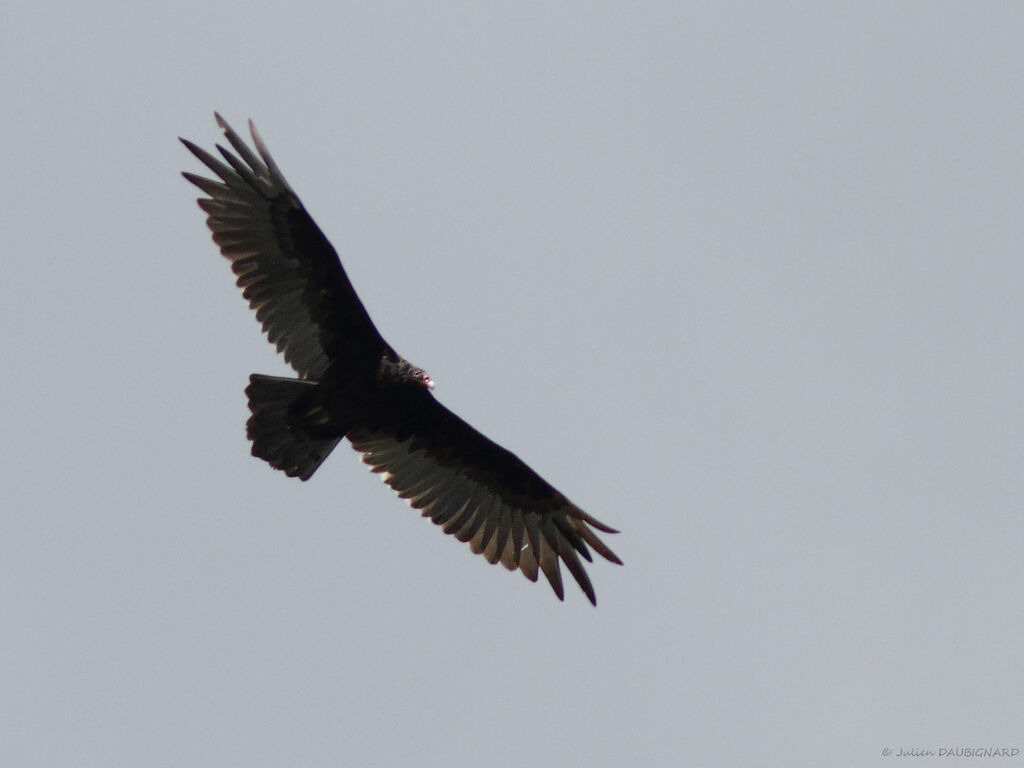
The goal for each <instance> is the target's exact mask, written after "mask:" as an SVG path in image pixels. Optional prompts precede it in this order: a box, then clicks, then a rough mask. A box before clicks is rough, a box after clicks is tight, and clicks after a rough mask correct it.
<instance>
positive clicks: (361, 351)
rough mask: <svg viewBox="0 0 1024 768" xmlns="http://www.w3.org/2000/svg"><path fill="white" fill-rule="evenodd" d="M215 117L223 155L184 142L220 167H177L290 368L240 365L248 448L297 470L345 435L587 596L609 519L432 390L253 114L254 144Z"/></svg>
mask: <svg viewBox="0 0 1024 768" xmlns="http://www.w3.org/2000/svg"><path fill="white" fill-rule="evenodd" d="M217 122H218V123H219V125H220V127H221V128H222V129H223V130H224V134H225V136H226V137H227V140H228V142H229V143H230V144H231V147H232V148H233V149H234V153H232V152H231V151H229V150H227V149H225V148H223V147H221V146H219V145H218V147H217V149H218V150H219V151H220V154H221V156H222V157H223V158H224V161H226V164H225V162H222V161H221V160H219V159H217V158H216V157H214V156H213V155H211V154H209V153H208V152H205V151H204V150H202V149H200V148H199V147H197V146H196V145H195V144H192V143H191V142H189V141H186V140H184V139H182V141H183V143H184V144H185V146H186V147H188V149H189V150H190V151H191V152H192V153H193V154H194V155H195V156H196V157H198V158H199V160H201V161H202V162H203V163H204V164H205V165H206V166H207V167H208V168H209V169H210V170H211V171H213V172H214V173H215V174H216V175H217V176H218V177H219V180H218V181H214V180H211V179H206V178H203V177H201V176H196V175H194V174H191V173H185V174H184V176H185V178H186V179H188V180H189V181H190V182H192V183H193V184H195V185H196V186H197V187H199V188H200V189H201V190H202V191H203V192H204V193H206V195H207V197H204V198H200V199H199V206H200V207H201V208H202V209H203V210H204V211H205V212H206V213H207V217H208V218H207V224H208V226H209V227H210V230H211V231H212V232H213V239H214V242H216V244H217V245H218V246H219V247H220V250H221V253H223V254H224V256H225V257H227V258H228V259H229V260H230V262H231V266H232V269H233V270H234V272H235V275H237V277H238V285H239V287H240V288H242V293H243V296H244V297H245V298H246V299H248V301H249V305H250V307H252V309H253V310H255V312H256V318H257V319H258V320H259V321H260V323H261V324H262V326H263V330H264V332H265V333H266V334H267V338H268V339H269V340H270V342H271V343H273V344H275V345H276V346H277V349H278V351H279V352H281V353H283V355H284V358H285V360H286V361H287V362H288V363H289V364H290V365H291V366H292V368H294V369H295V371H296V373H297V374H298V378H297V379H289V378H280V377H275V376H263V375H260V374H253V375H252V376H251V377H250V383H249V386H248V388H247V389H246V395H247V396H248V398H249V409H250V410H251V412H252V416H251V417H250V418H249V421H248V424H247V431H248V435H249V439H250V440H251V441H252V453H253V455H254V456H258V457H259V458H261V459H264V460H265V461H267V462H268V463H269V464H270V465H271V466H273V467H275V468H276V469H280V470H282V471H284V472H285V473H286V474H287V475H289V476H291V477H299V478H301V479H302V480H308V479H309V478H310V477H311V476H312V475H313V473H314V472H315V471H316V470H317V468H318V467H319V466H320V464H321V463H322V462H323V461H324V459H325V458H327V455H328V454H329V453H330V452H331V451H332V450H333V449H334V447H335V446H336V445H337V444H338V443H339V442H340V441H341V439H342V438H348V440H349V441H350V442H351V444H352V446H353V447H354V448H355V449H356V450H357V451H359V452H360V453H361V454H362V457H363V461H365V462H366V463H367V464H369V465H370V467H371V468H372V470H373V471H374V472H378V473H382V474H383V477H384V481H385V482H386V483H387V484H388V485H390V486H391V487H392V488H393V489H394V490H395V491H396V492H397V493H398V495H399V496H400V497H402V498H403V499H406V500H407V501H408V502H409V503H410V504H411V505H412V506H413V507H414V508H416V509H419V510H421V512H422V514H423V516H424V517H429V518H430V519H431V520H433V521H434V523H436V524H437V525H439V526H441V527H442V529H443V530H444V532H445V533H448V534H452V535H454V536H455V537H456V538H458V539H459V540H460V541H464V542H468V543H469V545H470V548H471V549H472V550H473V552H475V553H477V554H482V555H483V556H484V557H485V558H487V560H488V561H489V562H490V563H492V564H493V563H497V562H501V563H502V564H503V565H504V566H505V567H506V568H508V569H509V570H515V569H517V568H518V569H519V570H521V571H522V572H523V574H524V575H525V576H526V577H527V578H528V579H530V580H531V581H536V580H537V574H538V569H539V570H540V571H542V572H543V573H544V575H545V576H546V577H547V580H548V582H549V583H550V584H551V587H552V589H554V591H555V594H557V595H558V597H559V599H562V597H563V590H562V579H561V574H560V571H559V561H561V562H564V563H565V565H566V567H567V568H568V569H569V571H570V572H571V573H572V575H573V577H574V578H575V579H576V581H577V583H578V584H579V585H580V587H581V588H582V589H583V591H584V592H585V593H586V595H587V597H588V598H589V599H590V601H591V602H592V603H595V604H596V598H595V596H594V589H593V587H592V586H591V583H590V579H589V578H588V576H587V573H586V571H585V570H584V569H583V565H582V563H581V562H580V559H579V558H580V557H583V558H584V559H585V560H588V561H590V560H591V556H590V551H589V548H593V549H594V550H595V551H597V552H598V553H599V554H600V555H601V556H602V557H604V558H605V559H607V560H610V561H611V562H614V563H620V562H621V561H620V560H619V559H618V557H616V556H615V554H614V553H613V552H612V551H611V550H610V549H608V547H607V546H606V545H605V544H604V543H603V542H602V541H601V540H600V539H599V538H598V537H597V535H596V534H595V533H594V531H593V530H592V527H593V528H597V529H598V530H600V531H604V532H606V533H615V531H614V530H613V529H611V528H609V527H607V526H606V525H603V524H602V523H600V522H598V521H597V520H595V519H594V518H593V517H591V516H590V515H588V514H587V513H586V512H584V511H583V510H581V509H579V508H578V507H577V506H575V505H574V504H573V503H572V502H570V501H569V500H568V499H567V498H566V497H565V496H563V495H562V494H561V493H559V492H558V491H557V490H556V489H555V488H553V487H552V486H551V485H550V484H548V483H547V482H546V481H545V480H544V479H543V478H541V477H540V476H539V475H538V474H537V473H536V472H534V471H533V470H532V469H530V468H529V467H528V466H527V465H526V464H525V463H523V462H522V461H521V460H520V459H519V458H518V457H516V456H515V454H513V453H511V452H510V451H508V450H506V449H505V448H502V447H501V446H500V445H498V444H497V443H495V442H493V441H491V440H489V439H488V438H486V437H484V436H483V435H482V434H480V433H479V432H477V431H476V430H475V429H473V427H471V426H470V425H469V424H467V423H466V422H464V421H463V420H462V419H460V418H459V417H458V416H456V415H455V414H454V413H452V412H451V411H449V410H448V409H447V408H445V407H444V406H443V405H441V404H440V403H439V402H438V401H437V400H436V399H434V396H433V395H432V394H431V392H430V389H431V388H432V387H433V381H431V379H430V377H429V376H428V375H427V374H426V372H425V371H423V370H422V369H421V368H417V367H416V366H414V365H412V364H411V363H409V362H408V361H406V360H405V359H403V358H402V357H401V356H400V355H398V353H396V352H395V350H394V349H392V348H391V346H390V345H389V344H388V343H387V342H386V341H384V339H383V338H382V337H381V335H380V333H379V332H378V331H377V329H376V327H375V326H374V324H373V322H372V321H371V320H370V317H369V315H368V314H367V312H366V309H365V308H364V307H363V304H362V302H361V301H360V300H359V297H358V296H357V295H356V292H355V290H354V289H353V288H352V284H351V283H350V282H349V280H348V277H347V276H346V275H345V270H344V269H343V268H342V266H341V261H340V260H339V258H338V255H337V253H336V252H335V250H334V248H333V247H332V246H331V244H330V242H328V240H327V238H326V237H324V235H323V233H322V232H321V231H320V228H319V227H317V225H316V223H315V222H314V221H313V219H312V218H311V217H310V216H309V214H308V213H307V212H306V209H305V208H304V207H303V206H302V203H301V202H300V201H299V198H298V197H297V196H296V194H295V192H294V191H293V190H292V189H291V187H290V186H289V185H288V182H287V181H285V179H284V176H282V175H281V172H280V170H278V168H277V165H276V164H275V163H274V160H273V159H272V158H271V156H270V154H269V152H267V149H266V147H265V146H264V144H263V142H262V140H261V139H260V137H259V134H257V132H256V129H255V127H254V126H253V125H252V123H251V122H250V123H249V129H250V132H251V133H252V138H253V143H254V145H255V147H256V153H254V152H253V151H252V150H251V149H250V148H249V147H248V146H246V144H245V142H244V141H242V139H241V138H240V137H239V136H238V134H236V133H235V132H234V131H233V130H232V129H231V127H230V126H228V124H227V123H225V122H224V121H223V120H222V119H221V117H220V115H217ZM257 153H258V154H257ZM591 526H592V527H591Z"/></svg>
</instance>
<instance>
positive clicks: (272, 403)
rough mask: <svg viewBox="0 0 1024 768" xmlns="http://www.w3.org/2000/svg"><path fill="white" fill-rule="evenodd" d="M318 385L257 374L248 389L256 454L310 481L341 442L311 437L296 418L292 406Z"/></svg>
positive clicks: (250, 431)
mask: <svg viewBox="0 0 1024 768" xmlns="http://www.w3.org/2000/svg"><path fill="white" fill-rule="evenodd" d="M314 386H316V385H315V384H314V383H313V382H311V381H303V380H301V379H287V378H281V377H279V376H263V375H261V374H258V373H254V374H252V375H251V376H250V377H249V386H248V387H246V389H245V394H246V395H247V396H248V397H249V410H250V411H252V416H250V417H249V421H248V422H247V423H246V432H247V434H248V435H249V439H250V440H251V441H252V455H253V456H257V457H259V458H261V459H263V460H264V461H266V462H267V463H268V464H270V466H272V467H274V469H280V470H281V471H283V472H284V473H285V474H286V475H288V476H289V477H298V478H299V479H301V480H309V478H310V477H312V476H313V473H314V472H316V470H317V468H318V467H319V466H320V465H321V464H322V463H323V461H324V459H326V458H327V457H328V456H329V455H330V453H331V451H333V450H334V446H336V445H337V444H338V443H339V442H340V441H341V438H340V437H333V438H326V439H325V438H316V437H312V436H310V434H309V433H308V432H307V431H306V430H305V429H304V428H303V427H302V426H301V425H300V423H299V420H298V419H297V418H296V414H295V413H294V409H293V408H292V406H293V405H294V404H295V402H296V401H297V400H298V399H299V398H300V397H302V396H303V395H305V394H307V393H308V392H309V390H310V388H311V387H314Z"/></svg>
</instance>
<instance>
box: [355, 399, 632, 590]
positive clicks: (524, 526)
mask: <svg viewBox="0 0 1024 768" xmlns="http://www.w3.org/2000/svg"><path fill="white" fill-rule="evenodd" d="M403 397H405V398H407V399H406V402H404V403H402V404H401V405H400V406H399V407H396V408H391V409H388V412H389V413H392V414H394V416H393V417H392V418H388V419H387V420H386V421H384V422H383V423H371V424H368V425H367V426H365V427H362V428H359V429H357V430H354V431H352V432H349V434H348V435H347V436H348V438H349V440H351V442H352V446H353V447H354V448H355V449H356V450H357V451H359V452H360V453H362V454H363V461H364V462H366V463H367V464H369V465H370V467H371V468H372V469H373V471H374V472H379V473H381V474H382V475H383V479H384V482H386V483H387V484H388V485H390V486H391V487H392V488H393V489H394V490H395V491H396V492H397V493H398V495H399V496H400V497H402V498H403V499H405V500H406V501H408V502H409V503H410V504H411V505H412V506H413V507H414V508H415V509H419V510H421V512H422V513H423V516H424V517H429V518H430V519H431V520H433V521H434V523H436V524H437V525H439V526H441V528H442V530H444V532H445V533H447V534H451V535H454V536H455V537H456V538H457V539H459V541H464V542H468V543H469V546H470V549H472V550H473V552H475V553H476V554H478V555H483V556H484V557H485V558H487V561H488V562H490V563H492V564H494V563H497V562H499V561H500V562H501V564H502V565H504V566H505V567H506V568H508V569H509V570H510V571H514V570H516V569H517V568H518V569H519V570H520V571H522V572H523V575H524V576H526V578H528V579H530V581H536V580H537V571H538V568H539V569H540V570H541V571H543V573H544V575H545V576H546V577H547V580H548V582H549V583H550V584H551V588H552V589H553V590H554V591H555V594H556V595H558V598H559V599H560V600H561V599H562V598H563V590H562V577H561V572H560V568H559V561H561V562H564V563H565V565H566V567H567V568H568V569H569V572H570V573H571V574H572V575H573V577H574V578H575V579H576V582H577V583H578V584H579V585H580V588H581V589H582V590H583V591H584V592H585V593H586V595H587V597H588V598H590V602H591V603H594V604H595V605H596V604H597V599H596V597H595V596H594V588H593V586H592V585H591V583H590V579H589V578H588V577H587V573H586V571H585V570H584V568H583V564H582V563H581V562H580V557H582V558H583V559H585V560H587V561H590V560H591V557H590V552H589V550H588V546H589V547H592V548H593V549H594V550H595V551H596V552H597V553H598V554H600V555H601V556H602V557H604V558H605V559H607V560H610V561H611V562H613V563H618V564H620V565H621V564H622V561H621V560H619V558H618V557H616V555H615V553H613V552H612V551H611V550H610V549H609V548H608V547H607V546H606V545H605V544H604V543H603V542H602V541H601V540H600V539H599V538H598V537H597V535H596V534H595V533H594V531H593V530H592V529H591V526H593V528H597V529H598V530H600V531H604V532H606V533H616V531H615V530H613V529H612V528H609V527H608V526H606V525H604V524H602V523H600V522H598V521H597V520H595V519H594V518H593V517H591V516H590V515H588V514H587V513H586V512H584V511H583V510H581V509H580V508H579V507H577V506H576V505H574V504H573V503H572V502H570V501H569V500H568V499H567V498H566V497H565V496H563V495H562V494H561V493H559V492H558V491H557V490H555V488H553V487H552V486H551V485H549V484H548V483H547V482H546V481H545V480H544V479H543V478H541V477H540V476H539V475H538V474H537V473H536V472H534V471H533V470H532V469H530V468H529V467H528V466H527V465H526V464H525V463H523V462H522V461H521V460H520V459H519V458H518V457H517V456H516V455H515V454H513V453H512V452H511V451H508V450H506V449H505V448H502V447H501V446H500V445H498V444H497V443H495V442H493V441H491V440H489V439H488V438H486V437H484V435H482V434H480V433H479V432H477V431H476V430H475V429H473V427H471V426H470V425H469V424H467V423H466V422H465V421H463V420H462V419H460V418H459V417H458V416H456V415H455V414H454V413H452V412H451V411H449V410H448V409H447V408H445V407H444V406H443V405H441V404H440V403H438V402H437V400H435V399H434V397H433V396H432V395H431V394H430V393H429V392H427V391H426V390H414V391H409V392H407V393H404V394H403Z"/></svg>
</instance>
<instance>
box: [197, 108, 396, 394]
mask: <svg viewBox="0 0 1024 768" xmlns="http://www.w3.org/2000/svg"><path fill="white" fill-rule="evenodd" d="M216 117H217V123H218V124H219V125H220V127H221V128H222V129H223V130H224V135H225V136H226V137H227V140H228V141H229V142H230V144H231V146H232V147H233V148H234V150H235V153H237V154H233V153H232V152H230V151H229V150H227V149H225V148H224V147H222V146H220V145H217V149H218V150H219V151H220V154H221V155H222V156H223V158H224V160H225V161H226V162H227V164H225V163H223V162H221V161H220V160H218V159H217V158H216V157H214V156H213V155H211V154H210V153H208V152H206V151H204V150H202V149H200V148H199V147H197V146H196V145H195V144H193V143H192V142H190V141H186V140H185V139H182V140H181V141H182V143H184V145H185V146H186V147H188V149H189V150H190V151H191V152H192V154H194V155H195V156H196V157H198V158H199V159H200V160H201V161H202V162H203V164H204V165H206V167H207V168H209V169H210V170H211V171H213V172H214V173H215V174H216V175H217V176H218V177H219V179H220V180H219V181H214V180H211V179H206V178H203V177H202V176H197V175H195V174H192V173H185V174H183V175H184V177H185V178H186V179H188V180H189V181H190V182H192V183H193V184H195V185H196V186H197V187H199V189H201V190H202V191H203V192H205V193H206V194H207V195H208V197H204V198H200V199H199V207H200V208H202V209H203V210H204V211H206V213H207V215H208V218H207V220H206V223H207V225H208V226H209V227H210V230H211V231H212V232H213V240H214V242H215V243H216V244H217V245H218V246H219V247H220V251H221V253H222V254H224V256H226V257H227V258H228V259H229V260H230V261H231V268H232V270H233V271H234V273H235V274H236V275H237V276H238V286H239V287H240V288H241V289H242V293H243V295H244V296H245V298H246V299H248V300H249V306H250V307H252V308H253V310H255V312H256V318H257V319H258V320H259V321H260V323H261V324H262V325H263V331H264V332H265V333H266V334H267V338H268V340H269V341H270V342H271V343H272V344H275V345H277V349H278V351H279V352H282V353H284V359H285V360H287V361H288V363H289V364H290V365H291V366H292V368H294V369H295V371H296V372H297V373H298V374H299V376H300V377H301V378H303V379H310V380H319V379H321V378H323V375H324V373H325V371H326V370H327V369H328V367H330V366H331V365H332V363H339V362H340V363H341V364H345V363H346V362H352V361H355V360H366V361H371V360H372V361H374V362H375V361H376V360H378V359H379V358H380V355H381V353H382V351H384V350H387V351H389V352H391V353H392V354H393V350H391V348H390V347H389V346H388V345H387V344H386V343H385V342H384V340H383V339H382V338H381V336H380V333H379V332H378V331H377V329H376V328H375V327H374V325H373V322H372V321H371V320H370V316H369V315H368V314H367V313H366V309H364V307H363V304H362V302H361V301H360V300H359V297H358V296H357V295H356V292H355V290H353V288H352V284H351V283H350V282H349V280H348V277H347V276H346V275H345V270H344V269H343V268H342V266H341V261H340V260H339V259H338V254H337V253H336V252H335V250H334V248H333V247H332V246H331V244H330V242H328V240H327V238H326V237H324V235H323V233H322V232H321V231H320V228H319V227H318V226H317V225H316V222H314V221H313V219H312V218H311V217H310V215H309V214H308V213H307V212H306V209H305V208H304V207H303V206H302V203H301V202H300V201H299V198H298V196H297V195H296V194H295V192H294V191H292V188H291V187H290V186H289V185H288V182H287V181H285V178H284V176H282V175H281V171H280V170H279V169H278V167H277V164H276V163H274V160H273V158H272V157H271V156H270V153H269V152H268V151H267V148H266V146H265V145H264V144H263V141H262V139H260V136H259V134H258V133H257V132H256V128H255V126H253V124H252V121H250V122H249V130H250V132H251V133H252V140H253V143H254V145H255V146H256V152H258V153H259V154H258V155H257V154H256V153H254V152H253V151H252V150H251V149H250V148H249V147H248V146H246V144H245V142H244V141H242V139H241V138H240V137H239V136H238V134H237V133H235V132H234V131H233V130H232V129H231V126H229V125H228V124H227V123H226V122H224V120H223V119H222V118H221V116H220V115H216Z"/></svg>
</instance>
